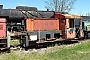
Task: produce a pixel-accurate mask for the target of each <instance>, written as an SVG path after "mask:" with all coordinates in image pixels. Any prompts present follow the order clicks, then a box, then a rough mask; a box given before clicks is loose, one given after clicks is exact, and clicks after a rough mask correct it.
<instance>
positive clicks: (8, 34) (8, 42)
mask: <svg viewBox="0 0 90 60" xmlns="http://www.w3.org/2000/svg"><path fill="white" fill-rule="evenodd" d="M10 37H11V36H10V33H9V31H7V47H10V40H11V38H10Z"/></svg>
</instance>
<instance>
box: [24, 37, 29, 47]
mask: <svg viewBox="0 0 90 60" xmlns="http://www.w3.org/2000/svg"><path fill="white" fill-rule="evenodd" d="M25 45H26V47H28V46H29V41H28V36H26V44H25Z"/></svg>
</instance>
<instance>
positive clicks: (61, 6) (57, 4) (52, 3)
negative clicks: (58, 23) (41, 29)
mask: <svg viewBox="0 0 90 60" xmlns="http://www.w3.org/2000/svg"><path fill="white" fill-rule="evenodd" d="M75 2H76V0H47V1H45V3H46V5H45V8H46V9H49V10H50V11H56V12H70V11H71V10H72V9H73V8H74V7H73V6H74V3H75Z"/></svg>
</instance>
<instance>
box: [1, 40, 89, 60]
mask: <svg viewBox="0 0 90 60" xmlns="http://www.w3.org/2000/svg"><path fill="white" fill-rule="evenodd" d="M53 50H54V51H53ZM0 60H90V41H88V42H85V43H81V44H79V45H73V46H70V47H63V49H61V48H58V47H54V48H52V49H51V51H50V52H48V53H44V54H37V53H35V52H34V53H32V54H31V53H25V52H22V51H21V52H20V51H11V53H10V54H7V53H4V54H1V55H0Z"/></svg>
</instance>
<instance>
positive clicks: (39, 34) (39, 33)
mask: <svg viewBox="0 0 90 60" xmlns="http://www.w3.org/2000/svg"><path fill="white" fill-rule="evenodd" d="M39 42H40V30H39Z"/></svg>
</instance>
